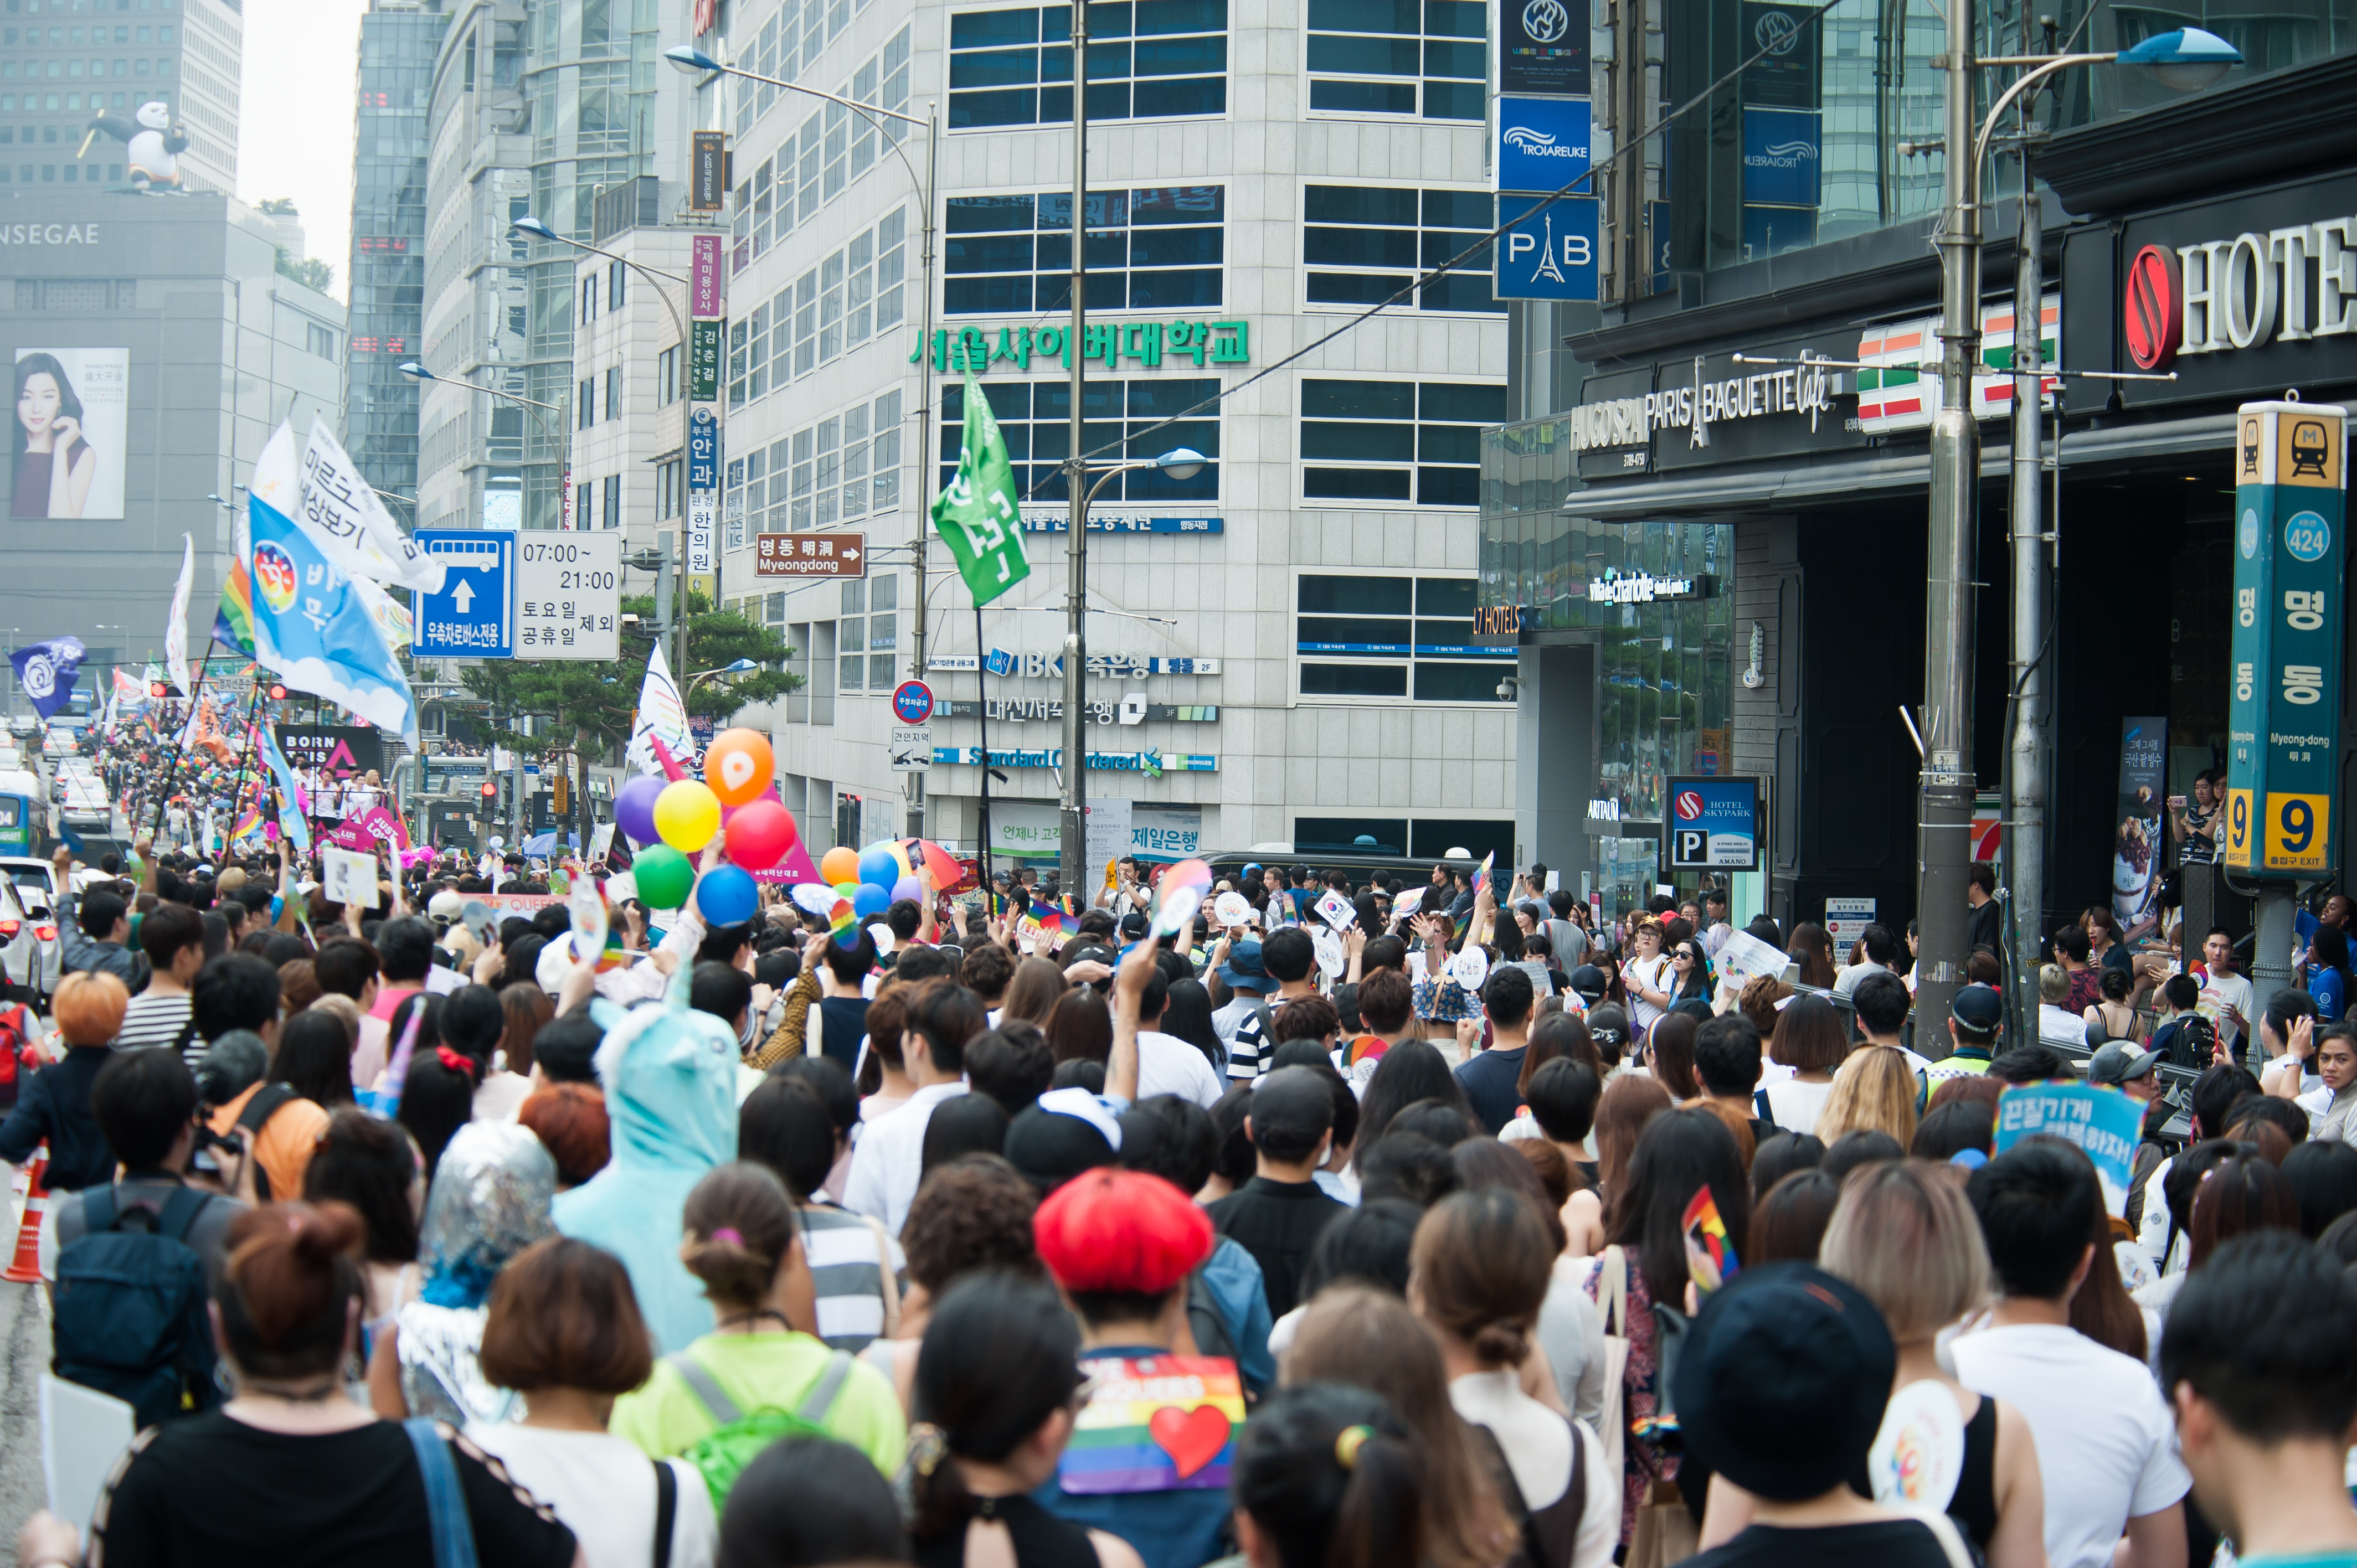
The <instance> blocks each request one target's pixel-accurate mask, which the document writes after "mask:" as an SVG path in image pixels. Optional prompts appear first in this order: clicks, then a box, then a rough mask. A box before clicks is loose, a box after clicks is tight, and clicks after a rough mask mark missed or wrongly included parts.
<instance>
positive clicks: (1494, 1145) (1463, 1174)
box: [1448, 1138, 1571, 1258]
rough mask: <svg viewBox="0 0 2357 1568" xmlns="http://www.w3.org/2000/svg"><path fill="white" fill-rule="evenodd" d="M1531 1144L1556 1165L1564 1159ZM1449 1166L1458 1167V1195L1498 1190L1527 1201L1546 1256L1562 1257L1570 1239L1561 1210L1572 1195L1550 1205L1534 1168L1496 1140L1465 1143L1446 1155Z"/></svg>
mask: <svg viewBox="0 0 2357 1568" xmlns="http://www.w3.org/2000/svg"><path fill="white" fill-rule="evenodd" d="M1531 1142H1532V1143H1533V1144H1535V1145H1536V1146H1537V1147H1539V1148H1543V1149H1544V1150H1545V1151H1546V1152H1547V1154H1549V1155H1552V1156H1553V1157H1554V1158H1555V1160H1556V1161H1557V1162H1561V1161H1562V1159H1563V1155H1562V1154H1561V1152H1560V1151H1558V1150H1557V1149H1556V1148H1555V1145H1554V1144H1547V1143H1543V1142H1540V1141H1539V1140H1536V1139H1533V1140H1531ZM1448 1163H1449V1164H1451V1165H1455V1166H1456V1167H1457V1179H1458V1183H1459V1187H1458V1190H1459V1191H1462V1192H1487V1191H1489V1190H1490V1189H1491V1188H1492V1187H1501V1188H1503V1189H1504V1190H1506V1191H1508V1192H1512V1193H1514V1194H1517V1195H1518V1196H1520V1197H1524V1198H1527V1199H1529V1200H1530V1205H1531V1208H1532V1210H1533V1212H1534V1213H1536V1214H1537V1215H1538V1217H1539V1223H1540V1225H1541V1226H1543V1227H1544V1229H1545V1230H1546V1234H1547V1244H1548V1246H1549V1248H1550V1249H1551V1250H1550V1251H1548V1253H1547V1256H1548V1257H1550V1258H1557V1257H1561V1256H1562V1255H1563V1250H1564V1247H1565V1245H1566V1243H1567V1242H1568V1241H1569V1240H1570V1238H1569V1237H1568V1236H1567V1235H1566V1233H1565V1231H1564V1228H1563V1214H1562V1212H1561V1210H1562V1208H1563V1205H1564V1202H1565V1200H1566V1199H1567V1198H1569V1197H1570V1196H1571V1195H1570V1193H1568V1192H1566V1193H1565V1194H1564V1196H1563V1197H1559V1198H1556V1199H1555V1200H1554V1201H1552V1202H1550V1201H1549V1200H1548V1198H1547V1190H1546V1183H1545V1181H1544V1179H1543V1178H1542V1177H1541V1176H1539V1172H1538V1167H1537V1166H1536V1165H1533V1164H1532V1163H1531V1162H1530V1161H1529V1160H1526V1159H1524V1158H1523V1156H1522V1155H1519V1154H1517V1153H1516V1152H1515V1151H1514V1149H1513V1148H1512V1146H1510V1145H1508V1144H1501V1143H1500V1142H1499V1141H1498V1140H1497V1139H1495V1138H1468V1139H1466V1140H1465V1142H1463V1143H1461V1144H1458V1145H1457V1146H1456V1147H1455V1148H1453V1149H1451V1150H1449V1151H1448Z"/></svg>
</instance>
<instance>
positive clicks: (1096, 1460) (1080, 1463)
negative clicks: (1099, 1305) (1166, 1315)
mask: <svg viewBox="0 0 2357 1568" xmlns="http://www.w3.org/2000/svg"><path fill="white" fill-rule="evenodd" d="M1082 1368H1083V1369H1084V1370H1086V1371H1087V1372H1088V1373H1089V1374H1091V1388H1092V1392H1091V1394H1090V1395H1089V1402H1088V1403H1087V1404H1086V1405H1084V1406H1082V1410H1081V1413H1080V1419H1079V1420H1078V1421H1077V1422H1076V1423H1074V1425H1073V1428H1072V1440H1071V1443H1070V1444H1068V1445H1067V1446H1066V1447H1065V1449H1064V1456H1063V1458H1062V1459H1060V1461H1058V1463H1057V1480H1058V1481H1059V1483H1060V1485H1061V1486H1062V1487H1063V1488H1064V1490H1065V1491H1067V1492H1070V1493H1071V1494H1072V1495H1073V1496H1075V1497H1082V1496H1103V1495H1107V1494H1115V1493H1128V1492H1170V1491H1215V1490H1220V1489H1223V1488H1224V1487H1226V1486H1227V1485H1228V1480H1229V1472H1230V1470H1231V1469H1232V1467H1233V1465H1234V1462H1235V1434H1237V1433H1238V1432H1240V1431H1241V1430H1243V1422H1244V1398H1243V1384H1242V1383H1241V1382H1240V1381H1239V1380H1238V1379H1237V1377H1236V1364H1235V1363H1234V1362H1233V1361H1231V1360H1229V1359H1227V1358H1226V1357H1224V1356H1137V1357H1130V1356H1095V1357H1085V1358H1083V1359H1082Z"/></svg>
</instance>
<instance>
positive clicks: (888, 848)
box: [859, 843, 909, 887]
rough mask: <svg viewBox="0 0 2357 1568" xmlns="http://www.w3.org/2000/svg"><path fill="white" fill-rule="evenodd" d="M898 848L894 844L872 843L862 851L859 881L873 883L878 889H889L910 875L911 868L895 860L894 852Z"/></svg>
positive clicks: (860, 853)
mask: <svg viewBox="0 0 2357 1568" xmlns="http://www.w3.org/2000/svg"><path fill="white" fill-rule="evenodd" d="M896 847H898V846H896V845H892V844H882V843H871V844H869V845H868V846H867V847H866V849H863V850H861V851H860V852H859V880H860V881H862V882H869V883H873V884H875V885H876V886H878V887H889V886H892V884H894V883H895V882H898V881H899V880H900V878H901V877H903V876H906V875H908V874H909V868H908V867H907V866H906V865H902V864H901V863H900V862H899V860H896V859H895V858H893V854H892V851H893V850H894V849H895V848H896Z"/></svg>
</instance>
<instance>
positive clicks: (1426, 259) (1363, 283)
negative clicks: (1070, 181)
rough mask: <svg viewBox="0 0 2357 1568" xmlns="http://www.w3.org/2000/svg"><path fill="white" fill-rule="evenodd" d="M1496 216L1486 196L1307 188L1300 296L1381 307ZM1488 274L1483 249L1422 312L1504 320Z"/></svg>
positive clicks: (1432, 294) (1445, 279) (1424, 300)
mask: <svg viewBox="0 0 2357 1568" xmlns="http://www.w3.org/2000/svg"><path fill="white" fill-rule="evenodd" d="M1495 212H1496V206H1495V200H1494V199H1493V198H1492V197H1491V194H1490V193H1489V192H1488V191H1486V190H1413V189H1407V188H1400V187H1390V186H1357V185H1312V186H1305V187H1304V188H1302V193H1301V218H1302V231H1301V260H1302V263H1303V264H1304V265H1305V266H1306V267H1307V268H1308V280H1307V283H1306V285H1305V287H1304V288H1303V290H1302V297H1303V298H1304V299H1306V300H1308V302H1309V304H1310V306H1312V307H1313V308H1315V307H1316V306H1319V305H1347V306H1366V305H1376V304H1380V303H1381V302H1382V301H1383V300H1386V299H1389V298H1390V297H1391V296H1392V295H1395V294H1397V293H1399V291H1400V290H1401V289H1403V288H1405V287H1406V286H1407V285H1408V284H1409V283H1410V282H1411V281H1412V280H1413V279H1414V278H1415V275H1416V274H1418V273H1419V272H1424V271H1429V270H1430V269H1431V268H1433V267H1437V266H1438V265H1439V264H1440V263H1443V262H1446V261H1448V260H1450V259H1451V258H1453V257H1455V256H1457V255H1458V254H1459V253H1461V252H1464V251H1466V250H1468V249H1469V248H1471V247H1472V246H1473V245H1474V244H1475V242H1478V241H1479V240H1480V238H1481V236H1482V235H1483V234H1485V233H1487V232H1488V231H1489V230H1490V228H1491V225H1492V224H1493V223H1494V222H1495V221H1496V218H1495ZM1341 268H1349V269H1351V270H1349V271H1347V272H1345V271H1341V270H1340V269H1341ZM1490 268H1491V255H1490V247H1489V246H1487V245H1484V246H1482V247H1481V248H1480V250H1479V251H1478V252H1475V253H1474V254H1473V255H1471V256H1469V257H1467V258H1466V260H1465V261H1464V262H1463V263H1459V264H1458V267H1457V268H1456V269H1455V270H1454V271H1451V272H1449V273H1448V274H1445V275H1443V276H1441V277H1438V278H1435V279H1434V280H1433V281H1432V282H1430V283H1428V284H1426V285H1424V287H1423V288H1422V289H1421V290H1420V291H1419V292H1418V294H1417V295H1416V299H1415V306H1416V308H1418V309H1420V310H1462V311H1480V312H1483V313H1485V314H1489V315H1497V316H1502V315H1504V314H1505V311H1506V306H1505V302H1504V301H1503V300H1500V299H1495V298H1492V297H1491V290H1490V281H1491V280H1490ZM1329 269H1331V270H1329ZM1092 286H1093V285H1092Z"/></svg>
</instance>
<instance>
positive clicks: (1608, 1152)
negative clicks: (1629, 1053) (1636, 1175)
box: [1596, 1073, 1670, 1193]
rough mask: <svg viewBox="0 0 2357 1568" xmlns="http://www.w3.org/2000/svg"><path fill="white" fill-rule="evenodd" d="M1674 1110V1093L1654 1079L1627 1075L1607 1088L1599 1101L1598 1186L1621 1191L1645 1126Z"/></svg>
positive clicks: (1597, 1113)
mask: <svg viewBox="0 0 2357 1568" xmlns="http://www.w3.org/2000/svg"><path fill="white" fill-rule="evenodd" d="M1669 1108H1670V1091H1669V1090H1666V1089H1663V1087H1662V1086H1661V1085H1660V1084H1659V1083H1658V1082H1656V1081H1655V1080H1653V1079H1650V1078H1640V1077H1638V1076H1637V1075H1636V1074H1634V1073H1624V1074H1622V1075H1621V1076H1620V1077H1619V1078H1616V1079H1613V1080H1612V1081H1611V1082H1610V1083H1608V1084H1606V1085H1605V1086H1604V1098H1603V1099H1601V1100H1599V1101H1597V1102H1596V1184H1597V1186H1598V1187H1601V1188H1603V1189H1604V1191H1605V1192H1607V1193H1611V1192H1614V1191H1617V1190H1618V1189H1619V1187H1620V1177H1621V1176H1622V1175H1623V1174H1624V1173H1626V1172H1627V1170H1628V1169H1629V1156H1630V1155H1633V1154H1635V1153H1636V1152H1637V1134H1638V1133H1641V1132H1643V1131H1644V1130H1645V1123H1646V1122H1651V1121H1652V1119H1653V1118H1654V1117H1656V1116H1659V1115H1660V1114H1661V1113H1662V1112H1664V1111H1667V1110H1668V1109H1669Z"/></svg>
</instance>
